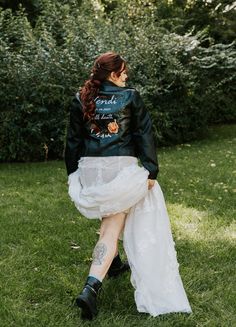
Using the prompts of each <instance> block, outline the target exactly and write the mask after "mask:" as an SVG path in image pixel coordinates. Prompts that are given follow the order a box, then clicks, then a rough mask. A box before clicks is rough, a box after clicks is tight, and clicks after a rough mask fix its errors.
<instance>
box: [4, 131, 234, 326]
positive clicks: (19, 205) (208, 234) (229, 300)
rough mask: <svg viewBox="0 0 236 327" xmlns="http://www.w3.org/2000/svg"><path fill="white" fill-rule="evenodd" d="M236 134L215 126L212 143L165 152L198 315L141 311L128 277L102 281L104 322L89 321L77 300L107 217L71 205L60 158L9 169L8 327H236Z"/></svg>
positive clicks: (182, 258) (168, 191)
mask: <svg viewBox="0 0 236 327" xmlns="http://www.w3.org/2000/svg"><path fill="white" fill-rule="evenodd" d="M235 135H236V125H225V126H218V127H211V128H210V129H209V135H208V137H207V138H206V139H203V140H201V141H196V142H191V143H190V144H182V145H178V146H174V147H166V148H162V149H160V150H159V151H158V156H159V163H160V173H159V175H158V182H159V184H160V186H161V188H162V190H163V193H164V196H165V199H166V203H167V208H168V212H169V216H170V219H171V224H172V231H173V235H174V239H175V242H176V250H177V254H178V261H179V263H180V273H181V276H182V279H183V283H184V286H185V289H186V292H187V294H188V298H189V301H190V304H191V306H192V309H193V313H192V314H190V315H187V314H180V313H179V314H168V315H163V316H160V317H156V318H153V317H150V316H149V315H147V314H140V313H138V312H137V311H136V307H135V303H134V298H133V294H134V290H133V288H132V286H131V284H130V280H129V279H130V274H129V273H127V274H126V275H124V276H120V277H119V278H118V279H116V280H105V281H104V283H103V292H102V293H101V298H100V312H99V316H98V317H97V318H96V319H95V320H94V321H93V322H82V321H81V320H80V315H79V310H77V309H76V308H74V307H73V306H72V304H71V302H72V299H73V298H74V297H75V296H76V295H77V293H78V292H79V291H80V290H81V288H82V286H83V284H84V281H85V278H86V277H87V273H88V269H89V264H90V260H91V252H92V249H93V246H94V245H95V243H96V240H97V234H96V231H97V229H98V228H99V221H97V220H96V221H89V220H87V219H85V218H84V217H82V216H81V215H80V214H79V212H78V211H77V210H76V209H75V207H74V205H73V203H72V202H71V201H70V199H69V197H68V194H67V177H66V172H65V167H64V163H63V162H62V161H54V162H47V163H27V164H1V165H0V178H1V184H0V199H1V206H0V231H1V234H0V256H1V261H0V294H1V296H0V326H1V327H11V326H14V327H21V326H22V327H23V326H24V327H28V326H30V327H31V326H32V327H52V326H53V327H72V326H104V327H105V326H107V327H108V326H109V327H110V326H112V327H113V326H147V327H152V326H163V327H165V326H168V327H169V326H174V327H176V326H177V327H178V326H180V327H182V326H201V327H202V326H209V327H213V326H220V327H221V326H236V317H235V308H236V297H235V293H234V288H235V262H236V260H235V259H236V258H235V257H236V251H235V237H236V231H235V220H234V217H235V211H234V207H233V205H234V204H235V194H236V193H235V192H236V186H235V185H234V184H233V183H234V180H235V174H236V166H235V157H234V155H235V152H236V151H235V150H236V149H235V140H236V139H235ZM73 244H75V245H78V246H79V248H76V249H73V248H72V245H73ZM120 249H121V251H122V244H120ZM122 256H124V253H123V252H122Z"/></svg>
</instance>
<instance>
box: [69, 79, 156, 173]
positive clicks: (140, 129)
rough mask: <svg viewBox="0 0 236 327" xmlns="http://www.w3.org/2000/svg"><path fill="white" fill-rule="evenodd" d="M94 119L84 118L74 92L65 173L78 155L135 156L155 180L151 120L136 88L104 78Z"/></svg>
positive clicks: (70, 171) (73, 169)
mask: <svg viewBox="0 0 236 327" xmlns="http://www.w3.org/2000/svg"><path fill="white" fill-rule="evenodd" d="M95 102H96V115H95V117H94V121H93V122H91V121H90V122H89V121H84V120H83V111H82V104H81V102H80V98H79V94H76V96H75V98H74V99H73V101H72V105H71V108H70V123H69V126H68V132H67V138H66V147H65V163H66V168H67V174H68V175H69V174H71V173H72V172H74V171H75V170H76V169H77V168H78V160H79V159H80V158H81V157H99V156H100V157H107V156H134V157H137V158H139V159H140V161H141V163H142V165H143V166H144V167H145V168H146V169H147V170H148V171H149V176H148V178H150V179H156V177H157V174H158V172H159V167H158V161H157V153H156V145H155V142H154V137H153V131H152V122H151V118H150V115H149V112H148V111H147V109H146V108H145V106H144V103H143V101H142V98H141V96H140V94H139V92H138V91H136V90H135V89H133V88H128V87H119V86H117V85H115V84H114V83H112V82H110V81H105V82H103V83H102V85H101V87H100V91H99V94H98V97H97V98H96V99H95Z"/></svg>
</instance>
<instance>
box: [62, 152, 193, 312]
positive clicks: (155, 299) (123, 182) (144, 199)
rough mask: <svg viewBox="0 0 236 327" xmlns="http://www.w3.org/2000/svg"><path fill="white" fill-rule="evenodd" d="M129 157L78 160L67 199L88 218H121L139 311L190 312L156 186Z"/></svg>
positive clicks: (165, 211) (159, 190)
mask: <svg viewBox="0 0 236 327" xmlns="http://www.w3.org/2000/svg"><path fill="white" fill-rule="evenodd" d="M148 174H149V172H148V171H147V170H146V169H145V168H144V167H141V166H139V165H138V160H137V158H135V157H131V156H114V157H83V158H81V159H80V160H79V165H78V169H77V170H76V171H75V172H74V173H72V174H71V175H70V176H69V180H68V184H69V195H70V197H71V199H72V201H73V202H74V203H75V206H76V207H77V209H78V210H79V211H80V212H81V213H82V214H83V215H84V216H85V217H87V218H89V219H102V217H105V216H110V215H112V214H115V213H118V212H125V213H126V214H127V218H126V223H125V228H124V234H123V241H124V249H125V252H126V255H127V258H128V261H129V264H130V267H131V283H132V285H133V287H134V289H135V293H134V298H135V302H136V306H137V310H138V311H139V312H145V313H149V314H150V315H151V316H154V317H155V316H158V315H160V314H165V313H170V312H187V313H190V312H192V310H191V307H190V304H189V301H188V299H187V296H186V293H185V290H184V287H183V283H182V280H181V277H180V274H179V264H178V261H177V256H176V251H175V243H174V241H173V238H172V233H171V226H170V222H169V217H168V213H167V208H166V204H165V200H164V196H163V193H162V190H161V188H160V185H159V183H158V182H157V181H155V185H154V187H153V188H152V189H151V190H148V182H147V178H148Z"/></svg>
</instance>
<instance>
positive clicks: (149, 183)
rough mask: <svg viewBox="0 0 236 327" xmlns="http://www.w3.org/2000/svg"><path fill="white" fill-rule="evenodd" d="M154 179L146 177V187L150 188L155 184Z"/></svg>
mask: <svg viewBox="0 0 236 327" xmlns="http://www.w3.org/2000/svg"><path fill="white" fill-rule="evenodd" d="M155 181H156V180H155V179H148V189H149V190H151V188H152V187H153V186H154V184H155Z"/></svg>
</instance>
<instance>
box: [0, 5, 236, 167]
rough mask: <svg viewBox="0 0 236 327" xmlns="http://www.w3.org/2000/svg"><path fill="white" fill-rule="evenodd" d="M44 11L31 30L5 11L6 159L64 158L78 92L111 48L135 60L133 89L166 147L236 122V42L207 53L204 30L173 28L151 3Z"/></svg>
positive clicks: (2, 130) (1, 54)
mask: <svg viewBox="0 0 236 327" xmlns="http://www.w3.org/2000/svg"><path fill="white" fill-rule="evenodd" d="M138 3H142V1H141V0H139V1H138ZM113 5H114V4H113ZM40 8H41V9H40V15H39V16H38V17H37V19H36V20H35V21H34V24H33V27H32V25H31V24H30V23H29V21H28V16H27V14H26V12H25V10H24V9H22V8H21V9H20V10H19V11H18V12H17V13H14V14H13V13H12V12H11V10H9V9H6V10H1V11H0V74H1V88H0V96H1V111H0V121H1V125H0V146H1V152H0V161H12V160H14V161H29V160H44V159H55V158H62V157H63V151H64V141H65V132H66V122H67V118H68V107H69V103H70V101H71V96H73V95H74V93H75V92H76V90H77V89H78V87H79V86H80V85H82V83H83V82H84V80H85V79H86V78H87V77H88V75H89V73H90V69H91V66H92V62H93V60H94V59H95V57H96V56H98V55H99V54H100V53H102V52H104V51H108V50H115V51H117V52H119V53H121V54H122V55H123V56H124V57H125V59H127V61H128V63H129V66H130V81H131V83H130V85H132V86H135V87H136V88H137V89H139V90H140V92H141V93H142V94H143V97H144V98H145V103H146V104H147V107H148V109H149V110H150V112H151V116H152V119H153V122H154V129H155V135H156V138H157V140H158V143H159V145H161V144H173V143H179V142H181V143H182V142H185V141H189V140H192V139H194V138H197V137H199V136H200V135H201V133H202V132H203V131H204V130H205V128H206V126H207V124H209V123H212V122H230V121H235V120H236V119H235V115H236V113H235V110H234V106H235V102H234V97H233V91H235V59H234V58H235V50H234V43H232V44H230V45H221V44H216V45H214V44H212V45H211V46H209V47H208V48H205V47H203V46H202V44H204V42H205V40H206V38H207V37H208V36H207V35H206V34H204V33H200V32H199V33H197V34H196V35H192V34H191V33H188V34H184V35H178V34H176V33H173V32H169V31H168V30H166V29H165V28H163V27H161V24H157V22H156V17H155V15H151V14H150V13H151V12H152V11H151V10H153V7H152V8H150V6H149V5H148V6H146V7H140V6H133V5H131V3H130V1H122V5H119V2H117V5H116V6H113V7H109V8H108V6H107V7H106V6H104V5H102V4H101V2H99V1H96V2H94V1H91V2H90V1H86V2H83V3H81V1H77V0H73V1H71V2H70V5H68V4H66V1H62V2H61V3H57V2H56V3H54V2H51V1H47V0H41V7H40ZM108 9H109V10H108ZM126 16H128V18H129V19H124V17H126Z"/></svg>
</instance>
